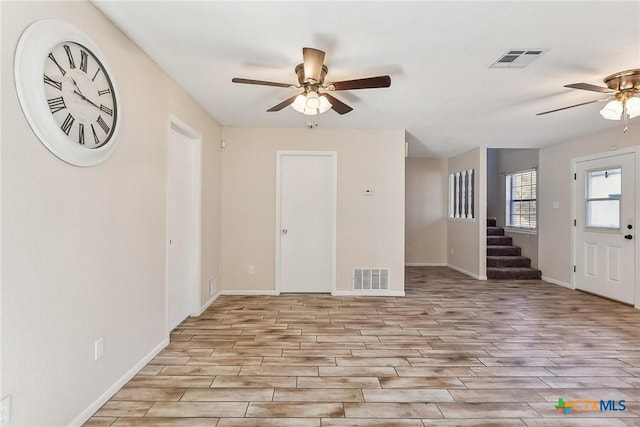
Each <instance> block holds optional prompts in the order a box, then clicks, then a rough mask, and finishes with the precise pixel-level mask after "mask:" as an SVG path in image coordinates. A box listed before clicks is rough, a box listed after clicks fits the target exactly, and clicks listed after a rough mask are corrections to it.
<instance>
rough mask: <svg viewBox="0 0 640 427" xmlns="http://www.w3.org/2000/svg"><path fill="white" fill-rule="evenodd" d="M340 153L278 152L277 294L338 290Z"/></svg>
mask: <svg viewBox="0 0 640 427" xmlns="http://www.w3.org/2000/svg"><path fill="white" fill-rule="evenodd" d="M336 164H337V160H336V153H335V152H286V151H280V152H278V165H277V170H278V179H277V184H276V185H277V189H276V191H277V194H278V196H279V197H278V202H279V203H278V208H277V209H278V212H277V224H276V226H277V231H276V233H277V236H276V249H277V252H276V253H277V254H278V255H277V259H276V289H277V290H279V291H280V292H331V291H332V290H333V289H334V287H335V283H334V282H335V233H336V231H335V221H336Z"/></svg>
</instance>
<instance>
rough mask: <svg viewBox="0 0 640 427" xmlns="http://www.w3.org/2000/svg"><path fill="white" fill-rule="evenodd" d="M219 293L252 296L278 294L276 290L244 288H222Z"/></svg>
mask: <svg viewBox="0 0 640 427" xmlns="http://www.w3.org/2000/svg"><path fill="white" fill-rule="evenodd" d="M219 294H220V295H240V296H254V295H256V296H257V295H267V296H274V295H279V294H278V293H276V291H273V290H271V291H260V290H245V291H235V290H224V291H220V292H219Z"/></svg>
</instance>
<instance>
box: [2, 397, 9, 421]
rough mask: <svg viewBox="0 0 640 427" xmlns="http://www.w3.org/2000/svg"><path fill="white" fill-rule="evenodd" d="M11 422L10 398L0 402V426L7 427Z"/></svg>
mask: <svg viewBox="0 0 640 427" xmlns="http://www.w3.org/2000/svg"><path fill="white" fill-rule="evenodd" d="M10 420H11V396H5V398H4V399H2V401H0V425H3V426H7V425H9V421H10Z"/></svg>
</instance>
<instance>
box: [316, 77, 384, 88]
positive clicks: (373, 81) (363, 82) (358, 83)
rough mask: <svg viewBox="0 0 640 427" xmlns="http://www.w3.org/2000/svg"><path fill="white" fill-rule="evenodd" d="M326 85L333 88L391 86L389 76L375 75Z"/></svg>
mask: <svg viewBox="0 0 640 427" xmlns="http://www.w3.org/2000/svg"><path fill="white" fill-rule="evenodd" d="M327 86H329V87H331V86H333V90H352V89H375V88H379V87H389V86H391V77H389V76H377V77H367V78H364V79H355V80H344V81H341V82H335V83H330V84H329V85H327Z"/></svg>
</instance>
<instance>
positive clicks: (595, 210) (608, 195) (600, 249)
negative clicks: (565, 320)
mask: <svg viewBox="0 0 640 427" xmlns="http://www.w3.org/2000/svg"><path fill="white" fill-rule="evenodd" d="M575 173H576V175H575V191H574V212H575V214H576V222H575V227H574V229H575V251H574V254H575V275H574V283H575V286H576V289H581V290H584V291H587V292H591V293H594V294H597V295H601V296H604V297H607V298H611V299H614V300H617V301H622V302H625V303H629V304H633V303H634V302H635V237H636V232H635V231H636V230H635V227H636V224H635V222H634V219H635V217H636V215H635V194H636V189H635V185H636V175H635V153H628V154H620V155H612V156H608V157H603V158H599V159H595V160H586V161H580V162H576V164H575Z"/></svg>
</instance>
